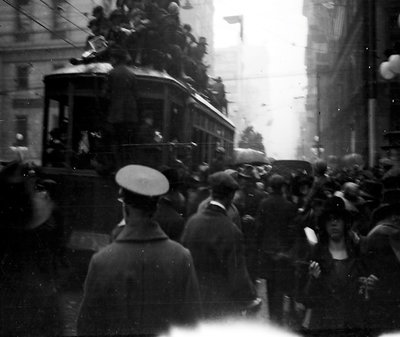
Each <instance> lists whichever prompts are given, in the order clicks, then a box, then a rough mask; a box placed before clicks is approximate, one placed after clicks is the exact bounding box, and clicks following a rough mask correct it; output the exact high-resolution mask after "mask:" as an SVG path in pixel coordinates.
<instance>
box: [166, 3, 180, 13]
mask: <svg viewBox="0 0 400 337" xmlns="http://www.w3.org/2000/svg"><path fill="white" fill-rule="evenodd" d="M168 13H169V14H172V15H179V5H178V4H177V3H176V2H171V3H170V4H169V5H168Z"/></svg>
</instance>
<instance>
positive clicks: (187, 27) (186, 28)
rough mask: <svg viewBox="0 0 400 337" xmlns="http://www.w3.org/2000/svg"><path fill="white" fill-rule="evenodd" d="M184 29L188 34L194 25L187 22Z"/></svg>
mask: <svg viewBox="0 0 400 337" xmlns="http://www.w3.org/2000/svg"><path fill="white" fill-rule="evenodd" d="M182 29H183V32H184V33H185V34H188V33H190V32H191V31H192V26H191V25H189V24H187V23H186V24H184V25H183V27H182Z"/></svg>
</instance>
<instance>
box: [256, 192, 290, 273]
mask: <svg viewBox="0 0 400 337" xmlns="http://www.w3.org/2000/svg"><path fill="white" fill-rule="evenodd" d="M295 216H296V206H295V205H294V204H292V203H291V202H289V201H287V200H286V199H285V198H284V196H283V195H281V194H276V193H271V194H270V196H269V197H268V198H266V199H264V200H263V201H262V202H261V204H260V207H259V210H258V214H257V217H256V222H257V228H258V229H257V231H258V233H257V241H258V249H259V251H260V269H261V270H260V272H261V276H266V277H268V274H269V272H270V271H271V269H274V268H275V263H274V260H275V257H276V256H277V254H279V253H286V252H287V251H288V250H289V249H290V248H291V246H292V245H293V243H294V239H295V230H294V227H295Z"/></svg>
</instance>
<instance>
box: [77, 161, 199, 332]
mask: <svg viewBox="0 0 400 337" xmlns="http://www.w3.org/2000/svg"><path fill="white" fill-rule="evenodd" d="M116 181H117V183H118V185H119V186H120V187H121V189H120V196H121V198H120V200H121V201H122V208H123V214H124V218H125V222H126V225H125V227H124V229H123V230H122V232H121V233H120V234H119V235H118V237H117V239H116V240H115V242H113V243H112V244H110V245H109V246H107V247H105V248H104V249H102V250H100V251H99V252H98V253H96V254H95V255H94V256H93V257H92V259H91V261H90V265H89V271H88V274H87V277H86V281H85V288H84V298H83V301H82V304H81V308H80V312H79V317H78V325H77V328H78V334H79V335H139V334H143V335H148V334H150V335H156V334H160V333H165V332H166V331H167V330H168V329H169V328H170V327H171V326H173V325H183V326H186V325H192V324H194V323H195V322H196V320H197V319H198V318H199V316H200V313H201V312H200V311H201V310H200V306H201V305H200V298H199V288H198V283H197V278H196V273H195V270H194V266H193V261H192V257H191V255H190V252H189V251H188V250H186V249H185V248H183V247H182V246H181V245H180V244H178V243H177V242H174V241H171V240H169V239H168V237H167V235H166V234H165V233H164V232H163V231H162V230H161V228H160V226H159V225H158V224H157V223H156V222H154V221H152V220H151V216H152V214H153V213H154V211H155V209H156V206H157V201H158V196H160V195H162V194H165V193H166V192H167V191H168V188H169V185H168V180H167V179H166V177H165V176H164V175H162V174H161V173H160V172H159V171H157V170H154V169H151V168H149V167H145V166H141V165H128V166H125V167H123V168H122V169H121V170H119V171H118V172H117V175H116Z"/></svg>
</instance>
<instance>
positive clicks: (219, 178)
mask: <svg viewBox="0 0 400 337" xmlns="http://www.w3.org/2000/svg"><path fill="white" fill-rule="evenodd" d="M208 183H209V184H210V187H211V190H212V191H213V192H217V193H221V194H229V193H231V192H234V191H236V190H237V189H238V188H239V185H238V183H237V182H236V180H235V179H234V178H233V177H232V176H231V175H230V174H229V173H226V172H223V171H220V172H216V173H214V174H212V175H210V177H209V178H208Z"/></svg>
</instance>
